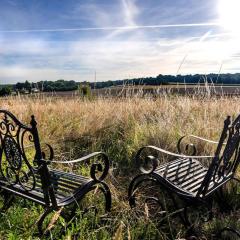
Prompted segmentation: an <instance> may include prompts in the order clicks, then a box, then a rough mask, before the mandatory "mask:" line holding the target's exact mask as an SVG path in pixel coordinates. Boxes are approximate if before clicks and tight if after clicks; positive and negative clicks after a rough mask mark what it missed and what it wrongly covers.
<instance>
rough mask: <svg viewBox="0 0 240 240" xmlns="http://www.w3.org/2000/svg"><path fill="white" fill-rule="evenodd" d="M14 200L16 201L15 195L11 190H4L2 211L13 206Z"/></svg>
mask: <svg viewBox="0 0 240 240" xmlns="http://www.w3.org/2000/svg"><path fill="white" fill-rule="evenodd" d="M13 201H14V196H13V195H12V194H11V193H9V192H5V191H4V192H3V206H2V208H1V210H0V211H1V212H5V211H7V210H8V209H9V208H10V207H11V205H12V203H13Z"/></svg>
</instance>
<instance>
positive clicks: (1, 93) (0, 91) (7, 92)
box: [0, 87, 11, 97]
mask: <svg viewBox="0 0 240 240" xmlns="http://www.w3.org/2000/svg"><path fill="white" fill-rule="evenodd" d="M10 94H11V88H10V87H3V88H1V89H0V96H1V97H3V96H8V95H10Z"/></svg>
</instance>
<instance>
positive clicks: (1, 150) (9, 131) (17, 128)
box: [0, 110, 111, 234]
mask: <svg viewBox="0 0 240 240" xmlns="http://www.w3.org/2000/svg"><path fill="white" fill-rule="evenodd" d="M0 117H1V118H0V175H1V178H0V191H1V193H2V196H3V198H4V204H3V208H2V209H1V210H2V211H3V210H7V209H8V208H9V207H10V206H11V204H12V203H13V200H14V197H15V196H20V197H22V198H26V199H29V200H31V201H33V202H36V203H39V204H41V205H42V206H43V207H44V209H45V210H44V212H43V214H42V215H41V216H40V218H39V220H38V221H37V226H38V231H39V233H40V234H43V233H45V232H46V229H45V230H43V222H44V220H45V218H46V217H47V216H48V215H49V214H50V213H52V212H53V211H57V212H59V213H61V212H64V211H62V210H63V209H64V208H65V206H69V205H71V206H74V209H75V210H76V208H77V206H78V202H79V201H81V199H83V198H84V197H85V196H86V194H87V193H89V192H91V191H95V190H96V188H98V189H99V190H100V192H101V193H102V194H103V195H104V198H105V211H106V212H109V211H110V209H111V192H110V189H109V187H108V185H107V184H106V183H105V182H104V181H103V180H104V179H105V177H106V176H107V174H108V171H109V159H108V157H107V155H106V154H105V153H103V152H94V153H92V154H89V155H87V156H85V157H82V158H79V159H76V160H72V161H53V158H54V152H53V149H52V147H51V146H50V145H48V144H47V147H48V148H49V152H50V156H49V159H46V154H45V153H44V152H43V151H42V148H41V145H40V140H39V134H38V129H37V122H36V120H35V118H34V116H33V115H32V116H31V122H30V126H26V125H24V124H22V123H21V122H20V121H19V120H18V119H17V118H16V117H15V116H14V115H13V114H12V113H10V112H8V111H6V110H0ZM27 144H28V145H27ZM29 146H34V157H30V156H28V155H27V154H26V152H25V150H26V149H27V148H28V147H29ZM33 158H34V159H33ZM95 158H97V161H96V162H94V163H93V164H92V165H91V168H90V177H91V178H88V180H87V181H86V182H84V183H82V186H81V187H79V188H78V189H77V190H75V191H74V193H73V194H71V195H70V196H69V197H66V198H64V199H63V200H61V201H58V200H57V196H56V194H57V193H56V192H55V189H54V186H53V184H54V182H53V179H52V177H51V174H52V172H53V173H54V171H55V170H54V169H50V168H49V167H48V165H50V164H51V163H52V162H55V163H60V164H75V163H89V161H90V160H93V159H95ZM37 174H38V175H39V176H40V184H41V194H42V195H43V197H39V196H38V194H37V192H36V175H37ZM99 175H100V176H99ZM68 176H69V177H70V178H71V177H72V179H73V180H74V176H81V175H74V174H71V173H68ZM74 214H75V211H72V212H71V216H70V217H69V216H68V217H66V218H65V219H66V220H68V221H69V220H70V219H71V218H72V217H73V216H74ZM59 215H61V214H59ZM61 216H63V217H65V216H64V214H63V215H61ZM56 220H57V219H55V221H56Z"/></svg>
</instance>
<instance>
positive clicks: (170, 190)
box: [128, 115, 240, 234]
mask: <svg viewBox="0 0 240 240" xmlns="http://www.w3.org/2000/svg"><path fill="white" fill-rule="evenodd" d="M239 129H240V115H239V116H238V117H237V118H236V119H235V120H234V121H233V122H231V119H230V117H229V116H228V117H227V119H226V120H225V121H224V127H223V130H222V133H221V136H220V140H219V141H218V142H214V141H208V142H209V143H213V144H216V145H217V147H216V151H215V154H214V156H196V152H197V151H196V147H195V145H193V144H187V145H185V147H184V148H183V145H182V144H183V143H184V139H185V137H182V138H181V139H180V140H179V142H178V145H177V148H178V152H179V153H178V154H175V153H172V152H169V151H166V150H164V149H161V148H158V147H155V146H145V147H143V148H141V149H140V150H139V151H138V152H137V155H136V163H137V166H138V167H139V168H140V171H141V173H140V174H139V175H137V176H136V177H134V178H133V180H132V181H131V183H130V185H129V189H128V199H129V204H130V206H131V207H136V206H137V205H138V204H142V206H144V205H146V204H148V206H149V207H148V209H150V208H153V207H152V205H153V203H154V204H157V205H158V208H157V209H158V211H159V212H161V213H166V211H167V210H169V209H166V204H164V203H163V202H162V200H163V199H160V198H161V197H159V196H158V195H157V194H156V191H158V190H161V189H164V194H165V195H168V198H167V199H168V201H170V202H171V203H172V204H170V205H171V207H172V208H173V212H175V213H176V214H177V215H178V216H180V219H181V222H182V223H183V224H184V226H186V227H187V228H188V229H190V228H191V226H192V222H191V219H190V215H191V211H190V208H191V207H194V208H195V207H196V206H200V207H204V208H205V209H207V219H205V220H209V219H211V218H212V215H213V212H212V204H213V199H214V196H215V193H218V195H219V194H220V193H221V192H222V190H223V187H224V186H225V185H226V184H227V183H228V182H229V181H231V180H235V181H237V182H236V183H239V182H240V180H239V179H238V178H237V177H236V172H237V168H238V166H239V162H240V152H239V150H240V145H239V143H240V130H239ZM192 137H194V138H197V139H198V140H203V141H207V140H206V139H204V138H199V137H195V136H192ZM183 151H187V152H191V154H188V155H186V154H184V153H183ZM163 155H165V156H167V157H172V158H173V160H172V161H170V162H167V163H163V164H160V161H161V159H162V158H163ZM202 160H205V161H208V162H210V165H209V166H208V167H207V166H205V165H203V164H202ZM153 185H154V186H155V187H156V188H155V190H152V189H151V188H152V186H153ZM147 187H148V188H149V189H150V190H149V191H147V190H146V189H147ZM141 189H144V191H143V192H141V193H140V191H142V190H141ZM140 195H141V198H140ZM176 199H178V200H180V201H177V200H176ZM140 201H143V202H140ZM168 201H167V202H168ZM220 201H221V199H220ZM179 202H181V204H179ZM150 203H151V204H152V205H150ZM168 203H169V202H168ZM155 209H156V208H155ZM153 212H154V216H156V210H153ZM233 231H235V230H233ZM238 234H239V233H238Z"/></svg>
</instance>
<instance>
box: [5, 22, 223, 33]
mask: <svg viewBox="0 0 240 240" xmlns="http://www.w3.org/2000/svg"><path fill="white" fill-rule="evenodd" d="M219 25H220V24H219V23H217V22H215V23H186V24H163V25H142V26H141V25H133V26H120V27H82V28H55V29H22V30H0V33H28V32H73V31H96V30H106V31H108V30H135V29H154V28H178V27H179V28H184V27H204V26H206V27H209V26H219Z"/></svg>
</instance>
